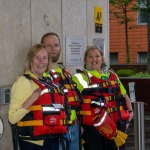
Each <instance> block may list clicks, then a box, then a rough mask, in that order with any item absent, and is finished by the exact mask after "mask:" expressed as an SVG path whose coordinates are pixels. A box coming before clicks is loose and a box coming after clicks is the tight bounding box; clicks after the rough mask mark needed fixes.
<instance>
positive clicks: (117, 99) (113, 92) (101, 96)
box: [80, 72, 129, 125]
mask: <svg viewBox="0 0 150 150" xmlns="http://www.w3.org/2000/svg"><path fill="white" fill-rule="evenodd" d="M84 73H85V74H86V76H88V79H89V87H88V88H84V90H83V91H82V97H83V104H82V105H81V111H80V114H81V115H82V122H83V124H85V125H92V120H93V118H94V117H95V116H97V115H99V114H100V111H101V108H102V107H105V109H106V110H107V111H108V112H109V114H110V116H111V118H112V119H113V120H114V122H121V121H125V120H127V119H129V112H128V110H127V107H126V100H125V98H124V97H123V96H122V95H121V92H120V85H119V83H118V79H117V77H116V75H115V74H114V73H112V72H110V76H109V78H108V79H107V80H106V81H105V80H103V79H99V78H97V77H95V76H93V75H91V74H90V76H89V75H88V74H89V73H86V72H84Z"/></svg>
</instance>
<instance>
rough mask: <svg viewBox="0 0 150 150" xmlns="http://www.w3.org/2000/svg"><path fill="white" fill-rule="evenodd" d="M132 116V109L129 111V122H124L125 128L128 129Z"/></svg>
mask: <svg viewBox="0 0 150 150" xmlns="http://www.w3.org/2000/svg"><path fill="white" fill-rule="evenodd" d="M133 116H134V114H133V111H132V112H130V117H129V123H127V124H126V129H128V127H129V124H130V122H131V120H132V119H133Z"/></svg>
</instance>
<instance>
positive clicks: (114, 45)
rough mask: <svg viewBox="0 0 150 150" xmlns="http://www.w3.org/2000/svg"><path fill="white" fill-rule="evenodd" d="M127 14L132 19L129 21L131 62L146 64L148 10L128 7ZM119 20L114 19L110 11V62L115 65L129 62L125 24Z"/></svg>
mask: <svg viewBox="0 0 150 150" xmlns="http://www.w3.org/2000/svg"><path fill="white" fill-rule="evenodd" d="M111 7H112V6H110V9H111ZM120 9H121V8H120ZM127 16H128V17H129V18H130V19H131V21H130V22H128V45H129V56H130V64H137V63H138V64H144V63H146V62H147V51H148V41H147V39H148V38H147V17H146V12H140V11H138V12H137V11H135V12H133V11H130V9H128V8H127ZM119 21H120V20H119V19H114V18H113V19H112V14H111V13H110V64H113V65H115V64H126V63H127V59H126V58H127V57H126V56H127V54H126V32H125V24H121V23H120V22H119Z"/></svg>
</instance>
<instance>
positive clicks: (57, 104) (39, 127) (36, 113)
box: [17, 75, 67, 139]
mask: <svg viewBox="0 0 150 150" xmlns="http://www.w3.org/2000/svg"><path fill="white" fill-rule="evenodd" d="M25 76H26V77H27V78H29V79H31V80H32V81H34V82H35V83H36V84H37V85H38V86H39V87H40V88H41V90H42V91H41V96H40V97H39V98H38V99H37V100H36V101H35V102H34V104H33V105H32V106H31V107H30V112H29V113H28V114H26V116H25V117H24V118H23V119H22V120H21V121H19V122H18V123H17V126H18V131H19V135H22V136H30V137H31V138H32V139H44V138H48V137H53V136H60V135H62V134H65V133H66V132H67V129H66V112H65V105H64V104H65V99H64V94H63V91H61V90H60V88H59V87H57V85H55V84H53V83H52V84H51V85H49V84H46V83H45V82H42V81H40V80H36V79H34V78H32V77H30V76H28V75H25Z"/></svg>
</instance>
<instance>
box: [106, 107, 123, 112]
mask: <svg viewBox="0 0 150 150" xmlns="http://www.w3.org/2000/svg"><path fill="white" fill-rule="evenodd" d="M107 110H108V112H109V113H111V112H117V111H118V110H117V107H111V108H107ZM120 110H124V108H123V106H120Z"/></svg>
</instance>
